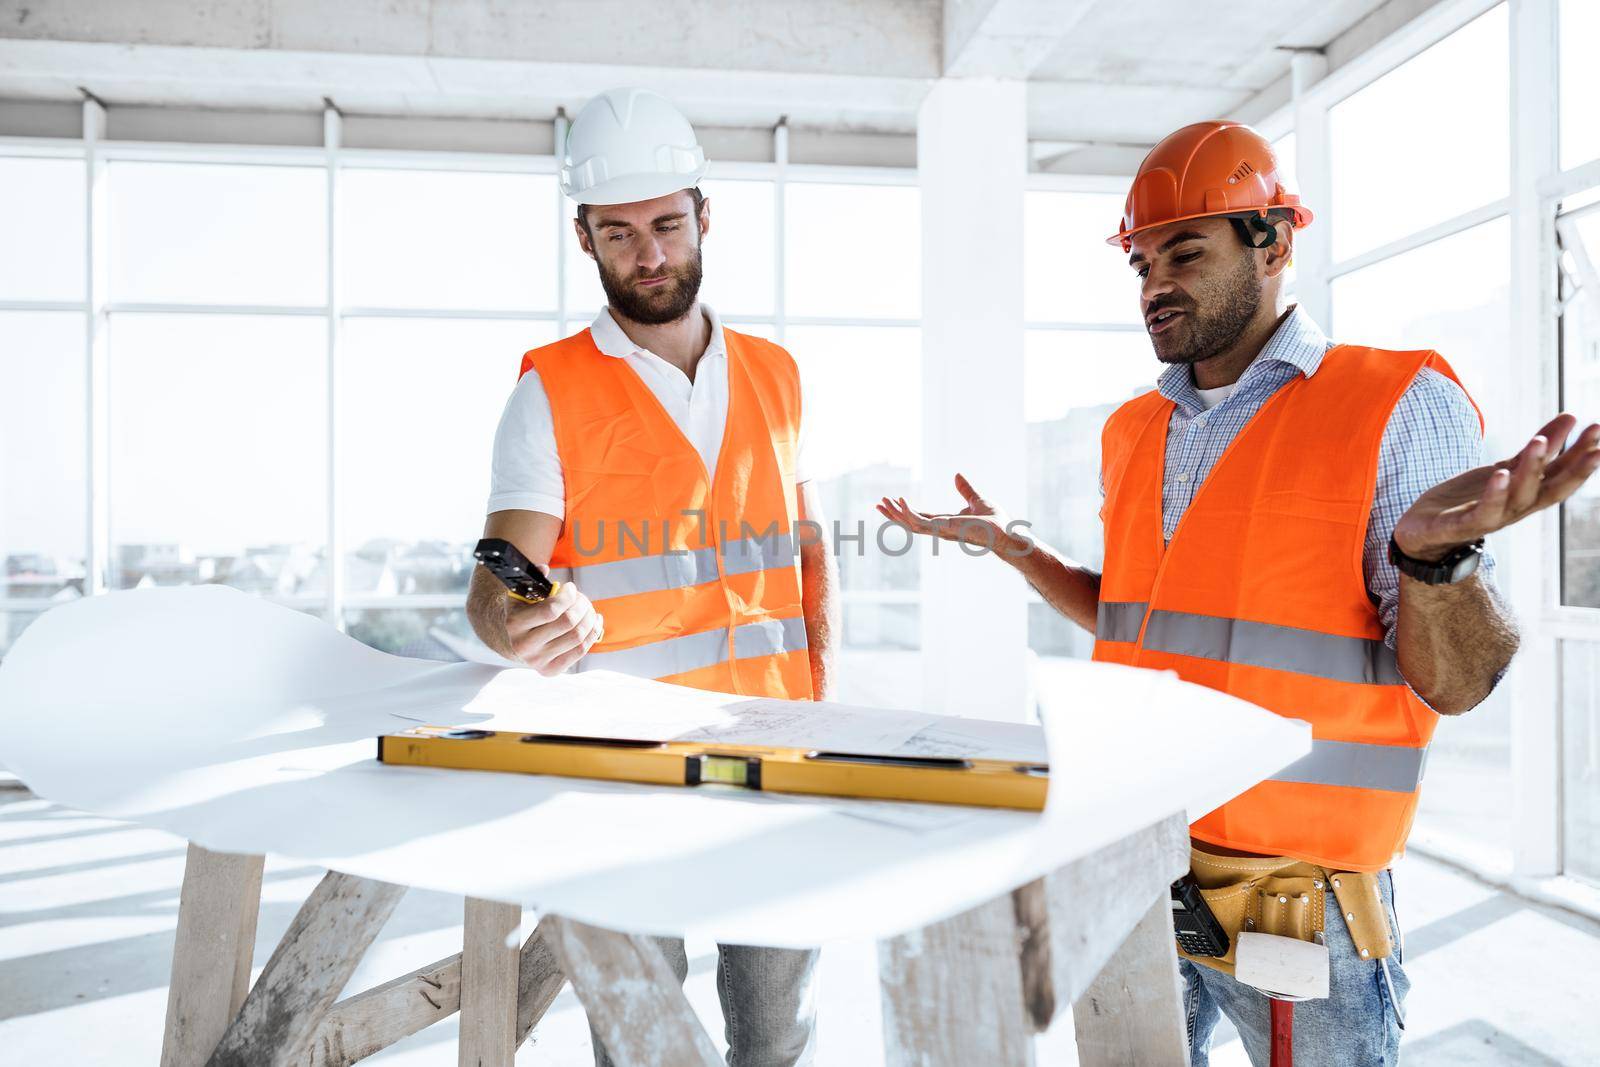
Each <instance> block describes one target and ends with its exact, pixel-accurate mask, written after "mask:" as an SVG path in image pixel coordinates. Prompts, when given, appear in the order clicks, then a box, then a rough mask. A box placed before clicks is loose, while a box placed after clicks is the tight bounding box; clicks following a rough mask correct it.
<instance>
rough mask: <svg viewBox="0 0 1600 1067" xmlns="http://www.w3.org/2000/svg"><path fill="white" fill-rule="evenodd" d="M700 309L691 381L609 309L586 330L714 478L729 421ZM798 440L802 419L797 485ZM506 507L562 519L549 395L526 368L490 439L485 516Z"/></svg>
mask: <svg viewBox="0 0 1600 1067" xmlns="http://www.w3.org/2000/svg"><path fill="white" fill-rule="evenodd" d="M700 309H701V311H703V312H704V313H705V316H706V321H707V322H708V323H709V324H710V325H711V342H710V344H708V345H707V346H706V350H705V354H704V355H702V356H701V357H700V362H699V364H698V365H696V367H695V373H694V381H692V382H691V381H690V380H689V376H688V375H687V374H685V373H683V371H681V370H679V369H678V368H677V367H675V366H673V365H672V364H671V363H668V362H667V361H666V360H664V359H662V358H661V357H660V356H658V355H656V354H655V353H654V352H651V351H649V350H647V349H643V348H640V347H639V346H638V345H636V344H634V343H633V342H632V341H630V340H629V339H628V335H627V334H625V333H623V332H622V327H620V326H618V325H617V322H616V320H615V319H613V318H612V317H611V312H610V311H609V310H608V309H605V308H602V309H601V311H600V314H599V315H597V316H595V320H594V322H593V323H592V324H590V327H589V329H590V332H591V333H592V335H593V337H594V343H595V347H596V348H598V349H600V351H601V353H602V354H604V355H607V356H611V357H612V358H613V359H625V360H627V361H628V365H629V366H630V367H632V368H633V369H634V371H635V372H636V373H637V374H638V375H639V377H640V379H642V380H643V382H644V384H645V385H647V386H649V388H650V391H651V392H652V393H654V394H655V396H656V399H657V400H659V401H661V406H662V407H663V408H664V409H665V410H666V412H667V414H668V415H670V416H672V421H673V422H675V423H677V425H678V429H680V430H682V431H683V435H684V436H685V437H687V438H688V439H689V441H690V443H691V444H693V445H694V448H695V451H696V452H699V453H700V458H701V459H702V460H704V461H705V465H706V473H707V474H709V475H710V476H711V477H712V478H713V479H714V478H716V476H717V454H718V452H720V451H721V449H722V437H723V431H724V429H725V427H726V425H727V422H728V347H727V341H726V339H725V338H724V337H723V333H722V320H721V319H719V318H717V313H716V312H715V311H713V310H711V308H709V307H707V306H706V305H705V304H701V305H700ZM803 393H804V390H803V389H802V395H803ZM803 406H804V405H803V404H802V407H803ZM805 441H806V434H805V422H804V419H803V418H802V421H801V429H800V440H799V444H798V449H797V454H796V457H795V481H796V482H803V481H805V480H806V479H807V477H808V475H807V474H806V466H805V463H806V459H805V454H806V449H805ZM512 510H520V511H542V512H544V513H545V514H546V515H554V516H555V517H556V518H558V519H560V518H565V516H566V492H565V482H564V480H563V478H562V476H561V456H560V454H559V453H558V452H557V451H556V429H555V422H554V420H553V419H552V418H551V416H550V397H549V396H548V395H547V394H546V393H545V391H544V383H543V382H542V381H540V380H539V372H538V371H536V370H531V369H530V370H529V371H528V373H526V374H524V375H523V376H522V378H521V379H520V380H519V381H518V382H517V385H516V388H515V389H513V390H511V399H510V400H508V401H507V402H506V409H505V413H504V414H502V415H501V416H500V428H499V429H498V430H497V431H496V432H495V436H494V466H493V470H492V471H491V473H490V477H489V511H491V512H494V511H512Z"/></svg>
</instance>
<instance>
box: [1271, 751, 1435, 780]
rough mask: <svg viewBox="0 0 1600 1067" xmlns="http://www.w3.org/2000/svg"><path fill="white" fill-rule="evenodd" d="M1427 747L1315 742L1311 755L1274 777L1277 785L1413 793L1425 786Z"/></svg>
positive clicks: (1296, 761)
mask: <svg viewBox="0 0 1600 1067" xmlns="http://www.w3.org/2000/svg"><path fill="white" fill-rule="evenodd" d="M1427 762H1428V750H1427V749H1426V748H1407V747H1406V746H1404V745H1364V744H1361V743H1360V742H1357V741H1313V742H1311V753H1310V754H1309V755H1306V756H1302V757H1300V758H1299V759H1297V760H1295V761H1294V762H1293V763H1291V764H1289V766H1287V767H1285V768H1284V769H1283V770H1281V771H1279V772H1278V773H1277V774H1274V775H1273V776H1272V781H1274V782H1307V783H1309V784H1311V785H1343V786H1349V787H1351V788H1353V789H1381V790H1383V791H1384V792H1386V793H1411V792H1415V791H1416V788H1417V787H1418V786H1419V785H1421V784H1422V768H1423V766H1424V764H1426V763H1427Z"/></svg>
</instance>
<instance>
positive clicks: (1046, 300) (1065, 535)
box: [1022, 190, 1160, 658]
mask: <svg viewBox="0 0 1600 1067" xmlns="http://www.w3.org/2000/svg"><path fill="white" fill-rule="evenodd" d="M1122 207H1123V197H1122V195H1121V194H1120V193H1109V192H1079V191H1069V190H1034V191H1031V192H1029V193H1028V194H1027V200H1026V202H1025V205H1024V215H1023V226H1024V234H1023V256H1024V260H1023V262H1024V264H1025V274H1024V278H1025V286H1026V288H1025V290H1024V313H1025V314H1026V316H1027V320H1028V329H1027V332H1026V333H1025V335H1024V349H1023V359H1024V364H1023V381H1024V394H1025V396H1024V404H1023V412H1024V417H1025V418H1026V419H1027V422H1028V499H1027V510H1026V512H1025V513H1024V515H1023V516H1022V517H1025V518H1026V519H1028V521H1030V522H1031V523H1032V524H1033V527H1032V533H1033V535H1034V536H1035V537H1037V538H1039V539H1040V540H1042V541H1044V542H1045V543H1046V544H1049V545H1050V546H1052V547H1053V548H1056V549H1058V550H1059V551H1061V552H1064V553H1065V554H1066V555H1067V556H1069V557H1071V558H1072V559H1073V560H1075V561H1077V562H1079V563H1082V564H1084V565H1086V566H1089V567H1094V568H1096V569H1098V568H1099V566H1100V563H1101V560H1102V557H1103V551H1102V545H1101V527H1100V430H1101V428H1102V427H1103V426H1104V425H1105V421H1106V417H1107V416H1108V415H1110V414H1111V412H1112V411H1114V410H1115V409H1116V407H1117V406H1118V405H1119V404H1121V403H1122V402H1123V401H1125V400H1128V399H1129V398H1131V397H1133V396H1135V395H1137V394H1139V393H1141V392H1143V391H1145V390H1147V389H1149V388H1150V387H1151V386H1153V385H1154V384H1155V380H1156V377H1157V375H1158V374H1159V372H1160V365H1159V364H1158V363H1157V362H1156V358H1155V353H1154V351H1153V350H1152V349H1151V347H1150V340H1149V338H1148V337H1147V336H1146V334H1145V331H1144V326H1143V325H1142V323H1141V322H1140V316H1139V279H1138V276H1137V275H1135V274H1134V272H1133V271H1132V270H1131V269H1130V268H1129V267H1128V263H1127V257H1126V256H1125V255H1124V254H1123V252H1122V250H1121V249H1120V248H1118V247H1116V246H1114V245H1108V244H1106V237H1107V236H1108V235H1109V234H1112V233H1115V232H1116V229H1117V222H1118V220H1119V219H1120V218H1121V217H1122ZM1093 645H1094V639H1093V637H1092V636H1091V635H1090V634H1089V633H1087V632H1086V631H1084V630H1081V629H1079V628H1078V626H1076V625H1075V624H1074V623H1071V622H1069V621H1068V620H1067V619H1065V618H1063V617H1062V615H1061V614H1060V613H1059V612H1057V611H1056V610H1055V609H1054V608H1052V607H1050V605H1048V604H1046V603H1045V602H1044V601H1043V599H1041V598H1040V597H1039V596H1038V595H1037V594H1030V596H1029V603H1028V646H1029V647H1030V648H1032V649H1033V650H1034V651H1035V652H1037V653H1039V654H1040V655H1047V656H1077V657H1080V658H1087V657H1088V655H1089V653H1090V651H1091V650H1092V649H1093Z"/></svg>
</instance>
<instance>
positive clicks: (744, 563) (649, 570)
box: [550, 533, 795, 600]
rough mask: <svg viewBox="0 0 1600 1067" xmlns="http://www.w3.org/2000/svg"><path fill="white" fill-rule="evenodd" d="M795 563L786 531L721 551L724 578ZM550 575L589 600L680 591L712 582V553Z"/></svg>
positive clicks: (661, 555)
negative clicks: (667, 590) (575, 585)
mask: <svg viewBox="0 0 1600 1067" xmlns="http://www.w3.org/2000/svg"><path fill="white" fill-rule="evenodd" d="M794 563H795V554H794V538H793V537H791V536H790V535H789V534H787V533H781V534H774V535H773V536H772V537H746V538H742V539H740V540H738V541H730V542H728V543H727V544H726V545H724V546H723V548H722V568H723V570H722V573H724V574H748V573H750V572H752V571H764V570H771V569H773V568H775V567H792V566H794ZM550 576H551V577H552V578H555V579H557V580H559V581H569V582H574V583H576V584H577V586H578V588H580V589H582V590H583V593H584V595H585V596H587V597H588V598H589V599H590V600H608V599H610V598H612V597H619V596H632V595H634V594H636V593H658V592H660V591H661V590H663V589H683V588H689V587H692V586H696V585H704V584H705V583H707V582H714V581H716V580H717V578H718V573H717V549H716V547H715V546H708V547H706V548H694V549H685V550H683V551H672V552H657V553H653V554H651V555H648V556H633V557H630V558H628V559H615V560H610V561H608V562H606V563H588V564H583V565H581V566H575V567H558V568H555V569H553V570H552V571H551V572H550Z"/></svg>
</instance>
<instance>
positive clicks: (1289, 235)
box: [1263, 219, 1294, 278]
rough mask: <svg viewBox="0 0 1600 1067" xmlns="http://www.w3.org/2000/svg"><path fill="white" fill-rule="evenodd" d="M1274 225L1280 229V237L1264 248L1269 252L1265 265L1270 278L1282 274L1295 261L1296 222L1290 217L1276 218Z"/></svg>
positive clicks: (1276, 228)
mask: <svg viewBox="0 0 1600 1067" xmlns="http://www.w3.org/2000/svg"><path fill="white" fill-rule="evenodd" d="M1272 226H1273V228H1274V229H1275V230H1277V231H1278V239H1277V240H1276V241H1273V242H1272V244H1271V245H1269V246H1267V247H1266V248H1265V249H1263V251H1265V252H1266V254H1267V258H1266V263H1265V264H1264V266H1265V269H1266V275H1267V277H1269V278H1271V277H1275V276H1277V275H1279V274H1282V273H1283V272H1284V271H1286V270H1288V269H1289V264H1290V263H1293V262H1294V224H1293V223H1292V222H1290V221H1289V220H1288V219H1274V220H1273V222H1272Z"/></svg>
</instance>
